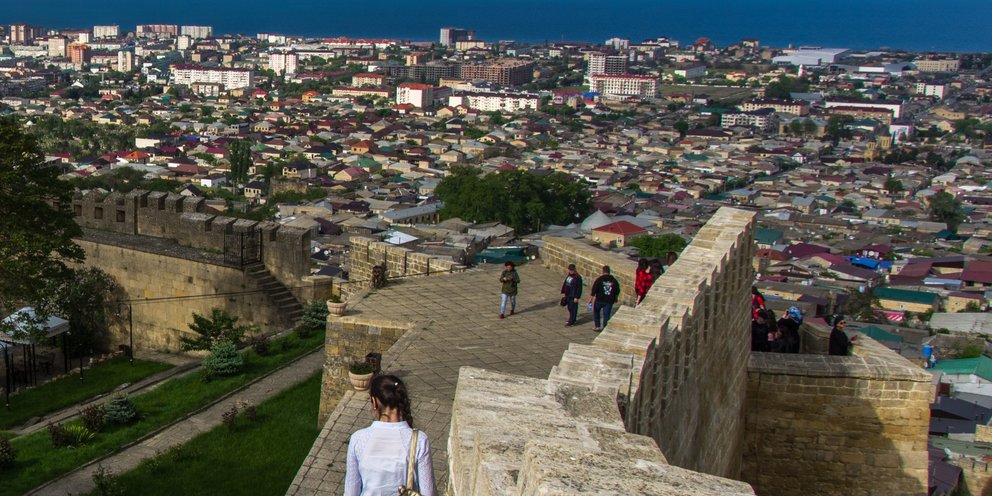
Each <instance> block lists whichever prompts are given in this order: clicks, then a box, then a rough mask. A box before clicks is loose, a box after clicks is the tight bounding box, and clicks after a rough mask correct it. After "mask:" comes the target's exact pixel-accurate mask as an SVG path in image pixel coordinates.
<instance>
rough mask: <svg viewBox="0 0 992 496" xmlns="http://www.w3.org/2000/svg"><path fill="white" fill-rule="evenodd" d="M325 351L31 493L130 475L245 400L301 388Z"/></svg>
mask: <svg viewBox="0 0 992 496" xmlns="http://www.w3.org/2000/svg"><path fill="white" fill-rule="evenodd" d="M324 359H325V357H324V351H323V350H320V351H315V352H313V353H310V354H309V355H305V356H303V358H301V359H299V360H297V361H296V362H294V363H293V364H291V365H289V366H287V367H285V368H283V369H281V370H279V371H276V372H275V373H273V374H271V375H269V376H267V377H265V378H263V379H261V380H259V381H258V382H255V383H254V384H252V385H250V386H248V387H247V388H245V389H244V390H242V391H240V392H238V393H235V394H234V395H233V396H230V397H228V398H226V399H224V400H222V401H219V402H217V403H215V404H213V405H212V406H210V407H208V408H207V409H205V410H203V411H201V412H199V413H196V414H194V415H192V416H190V417H189V418H187V419H186V420H182V421H179V422H178V423H176V424H174V425H172V426H171V427H168V428H166V429H165V430H163V431H162V432H159V433H158V434H156V435H154V436H152V437H150V438H148V439H145V440H144V441H141V442H139V443H138V444H135V445H133V446H131V447H130V448H127V449H125V450H124V451H121V452H120V453H117V454H114V455H112V456H110V457H108V458H105V459H103V460H101V461H99V462H97V463H92V464H90V465H87V466H85V467H82V468H80V469H79V470H77V471H75V472H72V473H70V474H67V475H66V476H64V477H62V478H60V479H56V480H55V481H53V482H51V483H49V484H48V485H47V486H44V487H42V488H40V489H39V490H37V491H35V492H33V493H29V494H32V495H39V496H65V495H67V494H85V493H87V492H89V491H92V490H93V489H95V486H94V484H93V473H94V472H96V469H97V467H98V466H101V465H102V466H103V467H105V468H108V469H110V470H111V471H112V472H113V473H115V474H121V473H124V472H127V471H128V470H131V469H133V468H135V467H137V466H138V464H140V463H141V462H142V461H144V460H146V459H149V458H153V457H155V456H156V455H158V454H159V453H160V452H165V451H166V450H168V449H170V448H173V447H176V446H179V445H182V444H185V443H187V442H189V441H190V440H191V439H193V438H194V437H196V436H198V435H200V434H203V433H205V432H207V431H209V430H211V429H213V428H214V427H217V426H218V425H220V424H221V414H222V413H223V412H225V411H227V410H228V409H230V407H231V405H233V404H236V403H237V402H238V401H241V400H246V401H249V402H251V403H252V404H255V405H258V404H260V403H262V402H264V401H265V400H267V399H269V398H271V397H273V396H275V395H276V394H278V393H279V392H281V391H283V390H285V389H288V388H289V387H291V386H293V385H295V384H298V383H300V382H302V381H303V380H305V379H306V378H307V377H310V376H311V375H313V373H314V372H317V371H318V370H321V368H322V366H323V364H324Z"/></svg>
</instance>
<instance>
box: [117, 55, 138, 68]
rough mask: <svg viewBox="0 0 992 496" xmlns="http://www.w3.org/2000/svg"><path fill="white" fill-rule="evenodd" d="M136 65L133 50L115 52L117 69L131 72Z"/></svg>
mask: <svg viewBox="0 0 992 496" xmlns="http://www.w3.org/2000/svg"><path fill="white" fill-rule="evenodd" d="M136 66H137V61H136V60H135V56H134V52H132V51H130V50H121V51H119V52H117V70H118V71H120V72H131V71H133V70H134V68H135V67H136Z"/></svg>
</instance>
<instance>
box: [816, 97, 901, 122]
mask: <svg viewBox="0 0 992 496" xmlns="http://www.w3.org/2000/svg"><path fill="white" fill-rule="evenodd" d="M824 106H825V107H826V108H827V109H832V108H835V107H855V108H863V109H864V108H868V109H871V108H875V109H885V110H889V111H891V112H892V118H894V119H898V118H899V117H900V116H902V102H900V101H895V100H869V101H863V100H858V99H855V98H845V97H839V96H837V97H829V98H826V99H825V100H824Z"/></svg>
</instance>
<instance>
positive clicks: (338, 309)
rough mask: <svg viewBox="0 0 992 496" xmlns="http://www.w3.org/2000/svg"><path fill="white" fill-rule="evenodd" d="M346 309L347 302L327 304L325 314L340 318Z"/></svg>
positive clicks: (329, 302)
mask: <svg viewBox="0 0 992 496" xmlns="http://www.w3.org/2000/svg"><path fill="white" fill-rule="evenodd" d="M347 308H348V302H346V301H342V302H341V303H334V302H333V301H328V302H327V313H329V314H331V315H333V316H335V317H340V316H342V315H344V311H345V310H346V309H347Z"/></svg>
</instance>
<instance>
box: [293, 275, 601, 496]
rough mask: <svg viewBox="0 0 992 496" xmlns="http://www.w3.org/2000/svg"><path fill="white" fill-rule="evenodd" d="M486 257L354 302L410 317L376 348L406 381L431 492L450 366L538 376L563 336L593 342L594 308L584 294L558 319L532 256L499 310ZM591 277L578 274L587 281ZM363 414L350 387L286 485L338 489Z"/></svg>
mask: <svg viewBox="0 0 992 496" xmlns="http://www.w3.org/2000/svg"><path fill="white" fill-rule="evenodd" d="M500 270H502V266H492V267H487V268H484V269H479V270H473V271H469V272H465V273H461V274H452V275H441V276H433V277H426V278H418V279H410V280H406V281H404V282H402V283H399V284H391V285H390V286H387V287H386V288H385V289H383V290H379V291H376V292H373V293H371V294H370V295H369V296H368V297H367V298H365V299H364V300H363V301H361V302H360V303H358V304H357V305H355V306H354V311H355V312H362V313H367V314H372V315H375V316H376V318H381V319H384V320H395V321H403V322H413V323H415V324H416V325H415V326H414V330H412V331H410V332H408V333H407V334H406V335H404V336H403V337H402V338H400V340H399V341H397V343H396V344H395V345H394V346H393V347H392V348H390V349H389V351H388V352H387V353H386V355H385V356H384V357H383V362H384V364H383V370H384V371H386V372H389V373H393V374H396V375H398V376H400V377H401V378H403V380H404V381H405V382H406V383H407V385H408V387H409V389H410V392H411V395H412V396H413V399H414V404H413V417H414V425H415V426H416V427H417V428H418V429H421V430H423V431H425V432H426V433H427V434H428V436H429V437H430V441H431V452H432V455H433V458H434V477H435V480H436V481H437V485H438V489H439V491H438V493H439V494H443V489H444V487H445V486H446V484H447V477H448V475H447V474H448V463H447V453H446V447H447V441H448V430H449V424H450V421H451V403H452V401H453V400H454V395H455V385H456V383H457V381H458V369H459V368H460V367H462V366H465V365H471V366H474V367H481V368H486V369H489V370H494V371H499V372H506V373H513V374H519V375H526V376H530V377H535V378H541V379H546V378H547V377H548V374H549V373H550V372H551V367H553V366H555V365H557V364H558V362H559V360H560V359H561V356H562V353H563V352H564V351H565V349H566V348H567V347H568V345H569V343H582V344H588V343H591V342H592V340H593V338H595V336H596V333H595V332H593V330H592V327H593V325H592V314H591V313H590V312H586V311H585V300H582V305H581V307H580V315H579V320H578V325H576V326H575V327H565V326H564V324H565V319H566V317H567V314H566V311H565V309H564V308H562V307H560V306H559V305H558V301H559V299H560V297H561V296H560V289H561V281H562V279H563V278H564V274H557V273H553V272H551V271H549V270H548V269H545V268H544V267H541V266H540V265H538V264H536V263H532V264H527V265H525V266H522V267H520V268H518V271H519V272H520V278H521V283H520V296H519V297H518V301H517V314H516V315H513V316H510V317H507V318H506V319H505V320H499V319H498V314H499V288H500V285H499V282H498V278H499V271H500ZM591 283H592V281H586V289H585V290H584V291H586V292H588V287H589V285H590V284H591ZM370 423H371V414H370V412H369V401H368V396H367V395H366V394H365V393H361V394H356V393H352V392H349V393H347V394H346V395H345V397H344V398H343V399H342V400H341V402H340V403H339V404H338V407H337V409H335V411H334V413H333V414H332V415H331V417H330V418H329V419H328V422H327V424H325V426H324V429H323V431H322V432H321V434H320V436H319V437H318V438H317V441H316V442H315V443H314V447H313V449H312V450H311V452H310V454H309V455H308V456H307V459H306V460H305V461H304V464H303V467H301V469H300V472H299V473H298V474H297V476H296V479H295V480H294V481H293V485H292V486H291V487H290V488H289V492H288V493H287V494H290V495H297V494H299V495H303V494H321V495H325V494H326V495H337V494H341V493H342V492H343V487H342V484H343V482H344V472H345V464H346V456H347V449H348V438H349V437H350V435H351V433H352V432H354V431H356V430H358V429H361V428H364V427H367V426H368V425H369V424H370Z"/></svg>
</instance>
